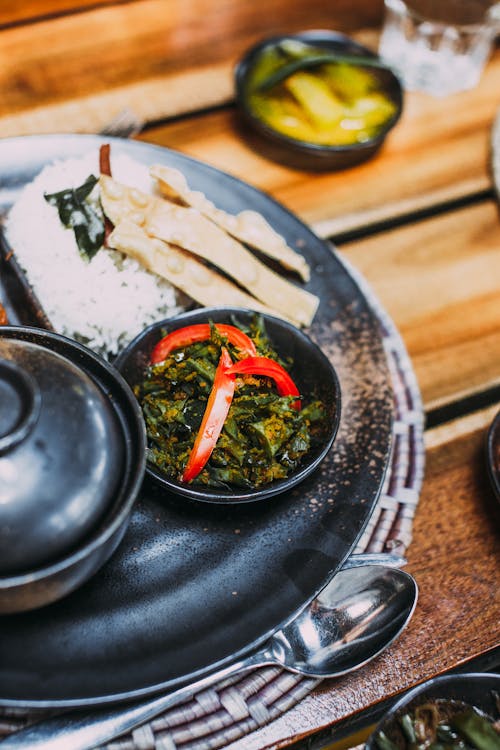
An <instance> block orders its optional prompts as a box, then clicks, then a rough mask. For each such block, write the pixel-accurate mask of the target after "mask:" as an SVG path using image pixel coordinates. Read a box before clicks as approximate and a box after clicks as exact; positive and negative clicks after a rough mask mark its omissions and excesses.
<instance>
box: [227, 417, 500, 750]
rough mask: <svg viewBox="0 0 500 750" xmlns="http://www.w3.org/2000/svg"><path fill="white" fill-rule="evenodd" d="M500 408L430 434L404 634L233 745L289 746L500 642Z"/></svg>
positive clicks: (240, 749)
mask: <svg viewBox="0 0 500 750" xmlns="http://www.w3.org/2000/svg"><path fill="white" fill-rule="evenodd" d="M493 415H494V410H493V409H487V410H484V411H482V412H478V413H477V414H476V415H475V418H474V420H473V421H471V420H470V419H469V418H467V419H465V420H463V421H462V420H457V422H456V423H452V424H450V425H449V427H448V432H447V433H446V432H445V431H443V428H437V432H439V436H436V437H434V436H433V433H434V431H430V432H429V433H428V443H429V445H430V447H429V449H428V453H427V470H426V477H425V481H424V486H423V489H422V494H421V498H420V502H419V506H418V508H417V514H416V517H415V523H414V529H413V531H414V535H413V541H412V543H411V545H410V547H409V549H408V553H407V557H408V566H407V568H406V569H407V570H408V572H409V573H411V574H412V575H413V576H414V577H415V579H416V581H417V583H418V586H419V590H420V594H419V601H418V604H417V608H416V610H415V614H414V616H413V619H412V620H411V622H410V624H409V626H408V628H407V630H406V631H405V632H404V633H403V634H402V635H401V636H400V638H399V639H398V640H397V641H396V642H395V643H394V644H393V645H392V646H391V647H390V648H389V649H388V651H386V652H385V653H384V654H382V655H381V656H379V657H378V658H377V659H376V660H375V661H374V662H372V663H371V664H370V665H368V666H366V667H364V668H362V669H361V670H359V671H358V672H355V673H353V674H351V675H348V676H346V677H343V678H342V677H341V678H339V679H336V680H331V681H329V680H326V681H324V682H323V683H321V684H320V686H319V687H318V688H317V689H316V690H315V691H314V692H313V693H312V694H311V695H310V696H308V697H307V698H305V699H304V700H302V701H301V702H300V703H299V704H298V705H297V706H295V707H294V708H292V709H291V710H290V711H288V712H286V713H285V714H284V715H283V716H281V717H280V718H279V719H277V720H276V721H274V722H273V723H272V724H270V725H269V726H267V727H264V728H262V729H260V730H258V731H257V732H254V733H252V735H250V736H248V737H245V738H243V739H242V740H240V741H237V742H235V743H233V744H232V745H231V750H257V748H263V747H268V746H272V747H278V746H279V747H284V746H285V745H288V744H289V743H292V742H293V741H296V740H298V739H299V738H300V739H303V738H305V737H307V736H310V735H311V734H312V733H314V732H317V731H320V730H326V729H327V728H329V727H331V725H332V724H333V725H334V724H335V722H337V721H339V720H341V719H345V718H346V717H349V716H355V715H356V714H358V713H359V712H361V711H364V710H366V709H368V708H370V707H373V706H375V705H376V704H377V703H378V702H381V701H383V700H384V699H386V698H391V697H394V696H397V695H398V694H399V693H401V692H403V691H404V690H406V689H407V688H409V687H411V686H413V685H415V684H417V683H419V682H422V681H423V680H425V679H427V678H430V677H433V676H435V675H437V674H440V673H442V672H445V671H447V670H449V669H451V668H452V667H456V666H458V665H463V666H464V667H465V666H466V665H467V663H468V662H470V661H471V660H472V659H474V657H477V656H479V655H481V654H484V653H486V652H488V651H489V650H491V649H493V648H495V647H498V646H499V645H500V593H499V590H498V585H497V582H498V577H499V575H500V559H499V557H498V534H497V528H498V516H499V508H498V503H497V501H496V499H495V498H494V495H493V492H492V490H491V488H490V487H489V484H488V479H487V476H486V472H485V470H484V455H483V452H484V438H485V433H486V430H487V428H488V426H489V424H490V422H491V420H492V419H493Z"/></svg>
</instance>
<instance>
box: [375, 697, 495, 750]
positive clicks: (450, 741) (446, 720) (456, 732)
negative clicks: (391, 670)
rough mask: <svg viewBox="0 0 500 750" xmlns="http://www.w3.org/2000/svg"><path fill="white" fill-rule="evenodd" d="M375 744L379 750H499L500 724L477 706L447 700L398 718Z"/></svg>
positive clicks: (419, 706)
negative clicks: (481, 711) (499, 725)
mask: <svg viewBox="0 0 500 750" xmlns="http://www.w3.org/2000/svg"><path fill="white" fill-rule="evenodd" d="M375 742H376V744H377V747H378V748H379V750H500V735H499V733H498V722H497V723H495V722H494V721H493V719H492V718H491V717H488V716H486V715H485V714H482V713H480V712H479V711H478V710H477V709H476V708H475V707H474V706H469V705H467V704H465V703H463V702H461V701H455V700H444V699H436V700H435V701H430V702H428V703H423V704H421V705H418V706H416V707H415V708H414V710H413V711H409V712H407V713H405V714H402V715H399V716H397V717H396V719H395V720H393V721H392V722H391V723H390V724H389V725H388V726H387V727H386V728H385V732H379V733H378V734H377V735H376V737H375Z"/></svg>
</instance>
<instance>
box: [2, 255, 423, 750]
mask: <svg viewBox="0 0 500 750" xmlns="http://www.w3.org/2000/svg"><path fill="white" fill-rule="evenodd" d="M340 260H341V261H342V262H343V263H344V265H345V266H346V268H347V270H348V272H349V273H350V274H351V275H352V276H353V278H354V279H355V281H356V282H357V284H358V285H359V287H360V288H361V290H362V292H363V294H364V295H365V297H366V299H367V300H368V302H369V304H370V305H371V307H372V309H373V311H374V313H375V314H376V316H377V317H378V319H379V321H380V327H381V334H382V338H383V343H384V348H385V351H386V354H387V361H388V365H389V370H390V373H391V378H392V385H393V392H394V425H393V436H392V437H393V439H392V445H393V447H392V453H391V460H390V464H389V467H388V471H387V474H386V477H385V480H384V485H383V488H382V491H381V494H380V497H379V500H378V502H377V503H376V506H375V508H374V511H373V513H372V515H371V517H370V520H369V522H368V524H367V526H366V527H365V530H364V532H363V534H362V536H361V537H360V539H359V541H358V544H357V546H356V549H355V552H383V551H387V552H397V553H399V554H404V552H405V550H406V549H407V547H408V545H409V544H410V541H411V536H412V525H413V517H414V514H415V510H416V507H417V503H418V498H419V493H420V488H421V485H422V479H423V470H424V445H423V430H424V417H423V409H422V403H421V399H420V392H419V388H418V385H417V381H416V378H415V374H414V372H413V368H412V365H411V362H410V359H409V357H408V354H407V352H406V349H405V346H404V344H403V342H402V339H401V337H400V335H399V333H398V331H397V329H396V327H395V325H394V323H393V322H392V320H391V318H390V317H389V315H388V314H387V313H386V312H385V310H384V309H383V308H382V306H381V305H380V303H379V302H378V300H377V299H376V297H375V296H374V294H373V292H372V290H371V288H370V287H369V285H368V284H367V282H366V281H365V280H364V278H363V277H362V276H361V275H360V274H359V273H358V272H357V271H356V270H355V269H354V268H352V267H351V266H350V265H349V264H348V263H347V262H346V260H345V259H344V258H342V257H341V258H340ZM319 682H320V681H319V680H317V679H311V678H306V677H301V676H300V675H295V674H290V673H288V672H287V671H286V670H283V669H281V668H279V667H263V668H260V669H256V670H254V671H253V672H250V673H247V674H245V675H243V676H240V677H232V678H229V679H227V680H225V681H224V682H221V683H218V684H217V685H215V686H213V687H211V688H209V689H207V690H204V691H202V692H200V693H198V694H197V695H196V696H194V698H192V699H191V700H189V701H187V702H185V703H182V704H181V705H179V706H177V707H174V708H171V709H169V710H168V711H166V712H165V713H164V714H162V715H160V716H158V717H157V718H156V719H153V720H152V721H150V722H148V723H147V724H144V725H143V726H142V727H139V728H138V729H136V730H135V731H134V732H131V733H130V734H129V735H127V736H125V737H123V738H121V739H118V740H115V741H113V742H110V743H109V744H107V745H105V746H103V750H215V749H216V748H220V747H223V746H225V745H228V744H229V743H231V742H234V741H235V740H238V739H240V738H242V737H244V736H245V735H248V734H249V733H250V732H253V731H255V730H256V729H258V728H260V727H262V726H264V725H265V724H268V723H269V722H271V721H272V720H273V719H276V718H277V717H279V716H281V715H282V714H283V713H284V712H285V711H287V710H289V709H290V708H291V707H292V706H294V705H295V704H297V703H298V702H299V701H300V700H301V699H302V698H304V697H305V696H306V695H308V694H309V693H310V692H311V691H312V690H313V688H314V687H316V686H317V685H318V684H319ZM46 715H47V712H43V711H41V710H36V711H29V712H27V711H25V710H21V709H17V710H16V709H12V708H9V709H0V736H2V734H4V735H5V734H9V733H10V732H13V731H15V730H16V729H20V728H21V727H23V726H25V725H26V724H28V723H31V722H33V721H35V720H40V718H41V717H43V716H46ZM68 750H70V748H68Z"/></svg>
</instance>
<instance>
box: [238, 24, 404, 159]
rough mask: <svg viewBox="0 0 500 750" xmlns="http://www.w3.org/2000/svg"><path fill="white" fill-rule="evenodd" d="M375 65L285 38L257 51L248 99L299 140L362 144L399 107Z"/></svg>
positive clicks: (265, 118)
mask: <svg viewBox="0 0 500 750" xmlns="http://www.w3.org/2000/svg"><path fill="white" fill-rule="evenodd" d="M377 67H380V63H379V62H378V60H377V58H375V57H374V58H370V57H366V58H365V57H355V56H352V55H343V54H342V53H337V52H335V53H334V52H331V51H328V50H327V49H325V48H323V47H319V46H317V47H316V46H314V45H313V44H306V43H304V42H301V41H299V40H296V39H284V40H282V41H281V42H279V43H278V44H276V45H269V46H267V47H264V48H263V50H262V51H261V53H260V54H259V55H258V56H257V58H256V61H255V63H254V65H253V66H252V67H251V68H250V70H249V72H248V77H247V80H246V84H245V98H246V104H247V106H248V108H249V110H250V112H251V114H252V115H253V116H254V117H255V118H257V119H258V120H260V121H262V122H263V123H264V124H265V125H267V126H268V127H270V128H271V129H273V130H275V131H277V132H278V133H280V134H281V135H284V136H287V137H289V138H292V139H294V140H297V141H300V142H304V143H310V144H316V145H319V146H349V145H355V144H360V143H365V142H367V141H370V140H372V139H374V138H375V137H376V136H377V135H378V134H379V133H380V132H381V130H382V129H383V128H384V127H386V125H387V124H388V123H389V122H390V121H391V119H392V118H393V117H394V116H395V114H396V112H397V105H396V103H395V102H394V101H393V100H392V98H391V97H390V96H389V94H388V93H387V92H386V91H385V90H384V87H383V85H382V83H381V81H380V79H379V78H378V76H377V75H376V69H377Z"/></svg>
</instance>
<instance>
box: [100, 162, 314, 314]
mask: <svg viewBox="0 0 500 750" xmlns="http://www.w3.org/2000/svg"><path fill="white" fill-rule="evenodd" d="M100 184H101V203H102V205H103V209H104V212H105V213H106V215H107V216H108V217H109V218H110V219H111V221H112V222H113V224H115V225H117V224H120V222H121V221H123V220H124V219H128V220H129V221H131V222H132V223H134V224H137V225H138V226H141V227H142V228H143V229H144V230H145V231H146V233H147V234H148V235H149V236H150V237H155V238H156V239H160V240H163V241H164V242H167V243H169V244H173V245H176V246H179V247H181V248H183V249H184V250H188V251H189V252H191V253H194V254H195V255H197V256H198V257H200V258H203V259H204V260H206V261H209V262H210V263H211V264H213V265H215V266H217V267H218V268H220V269H221V270H222V271H224V272H225V273H226V274H227V275H229V276H231V277H232V278H234V279H235V281H237V283H238V284H239V285H240V286H242V287H244V288H245V289H246V290H247V291H248V292H250V294H251V295H253V296H254V297H256V298H257V299H258V300H260V302H261V303H263V304H264V305H265V306H266V307H269V308H272V309H273V310H274V311H276V312H277V313H279V314H281V315H282V317H284V318H286V319H288V320H291V321H293V322H294V323H297V324H299V325H303V326H308V325H310V323H311V322H312V319H313V317H314V314H315V312H316V310H317V307H318V304H319V299H318V298H317V297H316V296H315V295H313V294H311V293H310V292H308V291H306V290H304V289H300V288H299V287H297V286H295V285H294V284H292V283H291V282H289V281H287V280H286V279H284V278H283V277H281V276H279V275H278V274H277V273H275V272H274V271H271V270H270V269H269V268H268V267H267V266H265V265H264V264H263V263H261V262H260V261H258V260H257V259H256V258H255V257H254V256H253V255H252V253H251V252H249V251H248V250H247V249H246V248H245V247H243V245H241V243H239V242H238V241H237V240H235V239H233V238H232V237H230V236H229V235H228V234H226V232H224V231H223V230H222V229H220V228H219V227H217V226H216V225H215V224H214V223H213V222H211V221H210V220H208V219H206V218H205V217H204V216H202V215H201V214H200V212H199V211H197V210H196V209H193V208H188V207H184V206H178V205H174V204H171V203H168V202H167V201H165V200H163V199H161V198H157V197H155V196H151V195H148V194H147V193H142V192H141V191H139V190H136V189H135V188H129V187H127V186H125V185H122V184H120V183H118V182H116V181H115V180H113V179H112V178H110V177H107V176H105V175H102V176H101V178H100Z"/></svg>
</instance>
